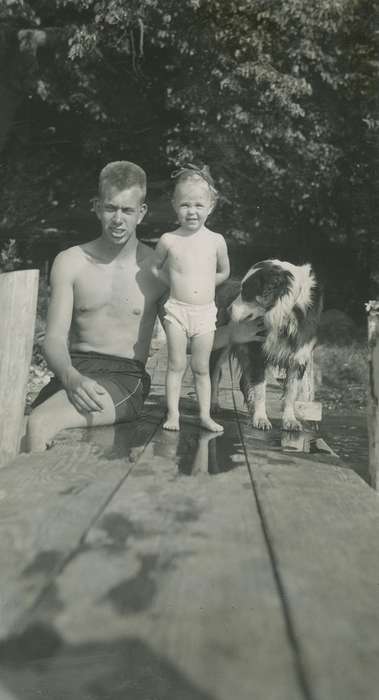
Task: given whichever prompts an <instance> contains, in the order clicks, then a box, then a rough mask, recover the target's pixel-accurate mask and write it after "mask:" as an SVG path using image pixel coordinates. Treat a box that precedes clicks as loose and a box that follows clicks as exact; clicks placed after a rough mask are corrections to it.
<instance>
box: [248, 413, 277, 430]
mask: <svg viewBox="0 0 379 700" xmlns="http://www.w3.org/2000/svg"><path fill="white" fill-rule="evenodd" d="M252 424H253V428H256V429H257V430H271V428H272V425H271V422H270V421H269V419H268V418H267V416H253V417H252Z"/></svg>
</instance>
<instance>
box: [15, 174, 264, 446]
mask: <svg viewBox="0 0 379 700" xmlns="http://www.w3.org/2000/svg"><path fill="white" fill-rule="evenodd" d="M145 193H146V175H145V173H144V171H143V170H142V169H141V168H140V167H138V166H137V165H135V164H134V163H129V162H127V161H121V162H115V163H109V164H108V165H107V166H105V168H104V169H103V170H102V172H101V173H100V179H99V196H98V199H97V201H96V204H95V209H96V214H97V217H98V219H99V221H100V224H101V234H100V236H99V237H98V238H96V239H95V240H93V241H91V242H90V243H85V244H83V245H79V246H74V247H72V248H69V249H68V250H65V251H63V252H62V253H60V254H59V255H58V256H57V257H56V259H55V261H54V264H53V268H52V272H51V299H50V305H49V312H48V319H47V330H46V337H45V342H44V352H45V356H46V359H47V362H48V365H49V367H50V368H51V369H52V370H53V372H54V374H55V377H54V378H53V379H52V380H51V382H50V383H49V384H48V385H47V386H46V387H44V389H42V391H41V393H40V394H39V396H38V397H37V400H36V402H35V406H36V408H35V409H34V410H33V412H32V414H31V415H30V417H29V421H28V429H27V446H28V449H29V450H30V451H34V450H43V449H45V448H46V446H47V445H48V443H49V442H50V441H51V439H52V438H53V437H54V435H55V434H56V433H58V432H59V431H60V430H63V429H65V428H78V427H79V428H80V427H86V426H88V427H90V426H96V425H109V424H113V423H116V422H123V421H129V420H133V419H134V418H135V417H136V416H137V415H138V414H139V413H140V411H141V409H142V406H143V401H144V399H145V398H146V395H147V393H148V390H149V384H150V382H149V376H148V375H147V373H146V372H145V368H144V365H145V362H146V359H147V357H148V353H149V347H150V342H151V336H152V332H153V328H154V323H155V320H156V316H157V311H158V302H159V299H160V297H161V296H162V294H163V292H164V291H165V290H166V287H165V286H164V285H163V284H162V282H160V281H159V280H157V279H156V278H155V277H154V275H153V274H152V264H153V257H154V251H153V250H152V249H151V248H149V247H148V246H145V245H143V244H142V243H139V242H138V241H137V237H136V227H137V225H138V224H139V223H140V222H141V221H142V219H143V217H144V216H145V213H146V204H145V203H144V198H145ZM231 338H233V339H234V340H235V341H236V342H248V341H251V340H259V341H260V340H261V338H260V336H259V334H258V326H257V323H256V322H253V323H251V322H248V323H245V324H238V326H234V325H233V324H231V325H229V326H224V327H223V328H220V329H218V331H217V336H216V342H215V347H223V346H225V345H227V344H228V342H230V340H231Z"/></svg>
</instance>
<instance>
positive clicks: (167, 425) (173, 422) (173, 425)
mask: <svg viewBox="0 0 379 700" xmlns="http://www.w3.org/2000/svg"><path fill="white" fill-rule="evenodd" d="M163 428H164V430H179V416H178V415H173V416H170V414H168V416H167V420H166V421H165V422H164V423H163Z"/></svg>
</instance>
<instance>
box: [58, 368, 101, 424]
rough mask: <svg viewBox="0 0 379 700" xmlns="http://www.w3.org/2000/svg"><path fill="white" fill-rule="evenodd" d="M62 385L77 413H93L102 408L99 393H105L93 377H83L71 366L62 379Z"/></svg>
mask: <svg viewBox="0 0 379 700" xmlns="http://www.w3.org/2000/svg"><path fill="white" fill-rule="evenodd" d="M63 386H64V388H65V390H66V393H67V396H68V398H69V400H70V401H71V403H72V405H73V406H75V408H76V410H77V411H79V413H95V412H98V411H102V410H103V409H104V403H103V402H102V401H101V394H105V389H104V388H103V387H102V386H100V384H98V383H97V382H96V381H95V380H94V379H90V377H85V376H84V375H83V374H80V372H78V371H77V370H76V369H73V368H71V370H70V372H69V374H68V376H67V377H66V378H65V380H64V381H63Z"/></svg>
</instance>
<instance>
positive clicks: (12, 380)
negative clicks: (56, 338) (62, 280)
mask: <svg viewBox="0 0 379 700" xmlns="http://www.w3.org/2000/svg"><path fill="white" fill-rule="evenodd" d="M38 276H39V272H38V270H20V271H17V272H6V273H3V274H0V304H1V313H0V467H2V466H5V465H6V464H7V463H8V462H9V461H10V460H12V459H13V458H14V457H15V456H16V455H17V453H18V451H19V447H20V439H21V431H22V428H23V423H24V410H25V397H26V388H27V381H28V373H29V367H30V362H31V358H32V350H33V337H34V326H35V318H36V308H37V296H38Z"/></svg>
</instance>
